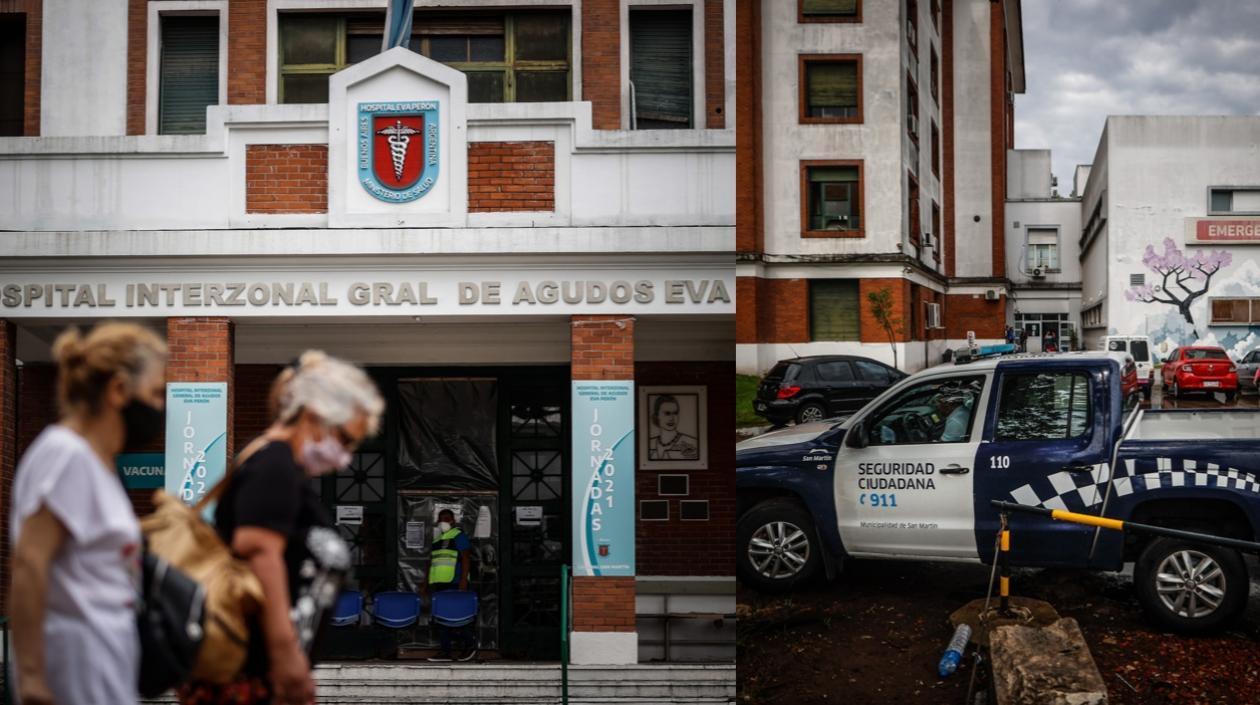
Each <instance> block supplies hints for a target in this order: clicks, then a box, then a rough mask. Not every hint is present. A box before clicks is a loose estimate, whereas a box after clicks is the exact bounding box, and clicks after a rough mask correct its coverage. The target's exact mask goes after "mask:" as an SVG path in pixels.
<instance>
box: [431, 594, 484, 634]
mask: <svg viewBox="0 0 1260 705" xmlns="http://www.w3.org/2000/svg"><path fill="white" fill-rule="evenodd" d="M430 612H431V614H432V618H433V621H434V622H435V623H437V624H441V625H443V626H446V627H462V626H464V625H465V624H472V623H473V622H474V621H476V619H477V593H475V592H469V591H468V590H443V591H442V592H435V593H433V604H432V605H431V606H430Z"/></svg>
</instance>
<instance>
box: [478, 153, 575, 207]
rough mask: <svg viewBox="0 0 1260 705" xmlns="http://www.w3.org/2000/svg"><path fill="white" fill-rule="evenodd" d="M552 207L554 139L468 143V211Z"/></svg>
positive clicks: (554, 159) (553, 201) (553, 200)
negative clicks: (548, 140) (546, 140)
mask: <svg viewBox="0 0 1260 705" xmlns="http://www.w3.org/2000/svg"><path fill="white" fill-rule="evenodd" d="M555 209H556V144H555V142H470V143H468V212H469V213H490V212H496V211H554V210H555Z"/></svg>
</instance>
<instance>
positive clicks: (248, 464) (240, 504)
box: [214, 441, 332, 675]
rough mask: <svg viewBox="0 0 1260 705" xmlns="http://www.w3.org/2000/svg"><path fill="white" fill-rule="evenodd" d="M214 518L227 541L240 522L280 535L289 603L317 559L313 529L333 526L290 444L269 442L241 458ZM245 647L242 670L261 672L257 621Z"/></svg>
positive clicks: (304, 588)
mask: <svg viewBox="0 0 1260 705" xmlns="http://www.w3.org/2000/svg"><path fill="white" fill-rule="evenodd" d="M214 519H215V528H216V529H217V530H218V532H219V536H220V537H221V538H222V539H223V541H224V542H225V543H227V544H228V545H229V546H231V545H232V535H233V533H235V531H236V529H237V527H241V526H256V527H261V528H264V529H270V530H271V531H274V532H276V533H278V534H280V535H282V536H284V537H285V540H286V543H285V550H284V564H285V568H286V570H287V572H288V575H289V600H290V606H292V605H296V604H297V603H298V600H299V599H301V597H302V596H303V594H304V593H306V592H309V590H310V588H309V580H304V579H303V578H302V577H301V576H302V567H303V565H304V564H307V563H308V562H311V561H316V562H321V561H317V560H316V557H315V556H313V554H312V551H311V540H310V538H311V529H312V528H318V527H331V526H332V522H331V521H330V520H329V517H328V512H327V511H325V510H324V507H323V505H322V504H321V503H320V501H319V497H318V496H317V495H316V494H315V491H314V490H313V489H312V488H311V485H310V483H309V482H308V480H307V477H306V473H305V472H303V470H302V468H301V467H299V466H298V464H297V462H296V461H295V460H294V459H293V451H292V449H291V448H290V447H289V444H287V443H283V442H280V441H272V442H271V443H268V444H267V445H266V446H263V447H262V448H260V449H259V450H258V451H256V452H255V453H254V454H253V455H251V456H250V457H249V458H248V459H247V460H246V461H245V462H244V463H242V464H241V466H240V467H239V468H237V470H236V472H235V474H233V476H232V478H231V481H230V482H229V484H228V487H227V489H226V490H225V491H224V493H223V496H222V497H221V498H220V500H219V504H218V506H217V507H216V508H215V514H214ZM309 572H310V571H308V573H309ZM308 578H309V575H308ZM321 621H322V620H321ZM300 637H301V635H300V634H299V638H300ZM249 652H250V653H249V658H248V660H247V661H246V665H245V670H246V672H247V673H251V674H257V675H265V674H266V673H267V647H266V638H265V636H264V635H263V633H262V631H261V629H260V628H259V626H258V625H257V624H255V625H254V626H253V627H252V631H251V634H250V644H249Z"/></svg>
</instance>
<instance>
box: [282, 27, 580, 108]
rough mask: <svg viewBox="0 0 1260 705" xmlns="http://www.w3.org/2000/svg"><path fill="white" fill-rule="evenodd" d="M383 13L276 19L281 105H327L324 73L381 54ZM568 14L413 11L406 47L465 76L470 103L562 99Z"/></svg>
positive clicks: (565, 92)
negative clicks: (277, 25) (413, 16)
mask: <svg viewBox="0 0 1260 705" xmlns="http://www.w3.org/2000/svg"><path fill="white" fill-rule="evenodd" d="M384 26H385V16H384V14H382V13H379V12H377V13H356V14H348V15H340V14H294V13H283V14H281V15H280V102H282V103H324V102H327V101H328V76H330V75H332V74H334V73H336V72H337V71H340V70H341V69H344V68H346V67H347V66H350V65H352V64H356V63H358V62H360V61H363V60H364V59H368V58H370V57H372V56H375V55H376V54H377V53H378V52H380V50H381V41H382V32H383V31H384ZM569 44H570V42H569V15H568V13H567V12H551V11H545V12H544V11H540V12H512V13H491V12H465V13H458V14H456V13H449V12H417V13H416V15H415V19H414V20H413V23H412V30H411V42H410V45H409V46H410V48H411V49H412V50H413V51H416V52H419V53H421V54H423V55H425V56H427V57H429V58H431V59H434V60H436V61H441V62H442V63H444V64H447V65H448V66H451V67H452V68H456V69H459V70H460V71H463V72H464V73H465V74H466V75H467V76H468V100H469V102H472V103H505V102H506V103H530V102H538V101H565V100H569V93H570V91H569V68H570V67H569Z"/></svg>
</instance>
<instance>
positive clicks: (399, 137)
mask: <svg viewBox="0 0 1260 705" xmlns="http://www.w3.org/2000/svg"><path fill="white" fill-rule="evenodd" d="M376 134H378V135H385V137H386V138H387V139H388V140H389V156H390V157H391V158H392V159H393V161H394V180H395V181H402V173H403V161H404V160H405V159H406V158H407V143H409V142H411V136H412V135H418V134H420V131H419V130H417V129H415V128H414V127H404V126H403V124H402V120H395V121H394V124H393V126H391V127H384V128H381V129H379V130H377V131H376Z"/></svg>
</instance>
